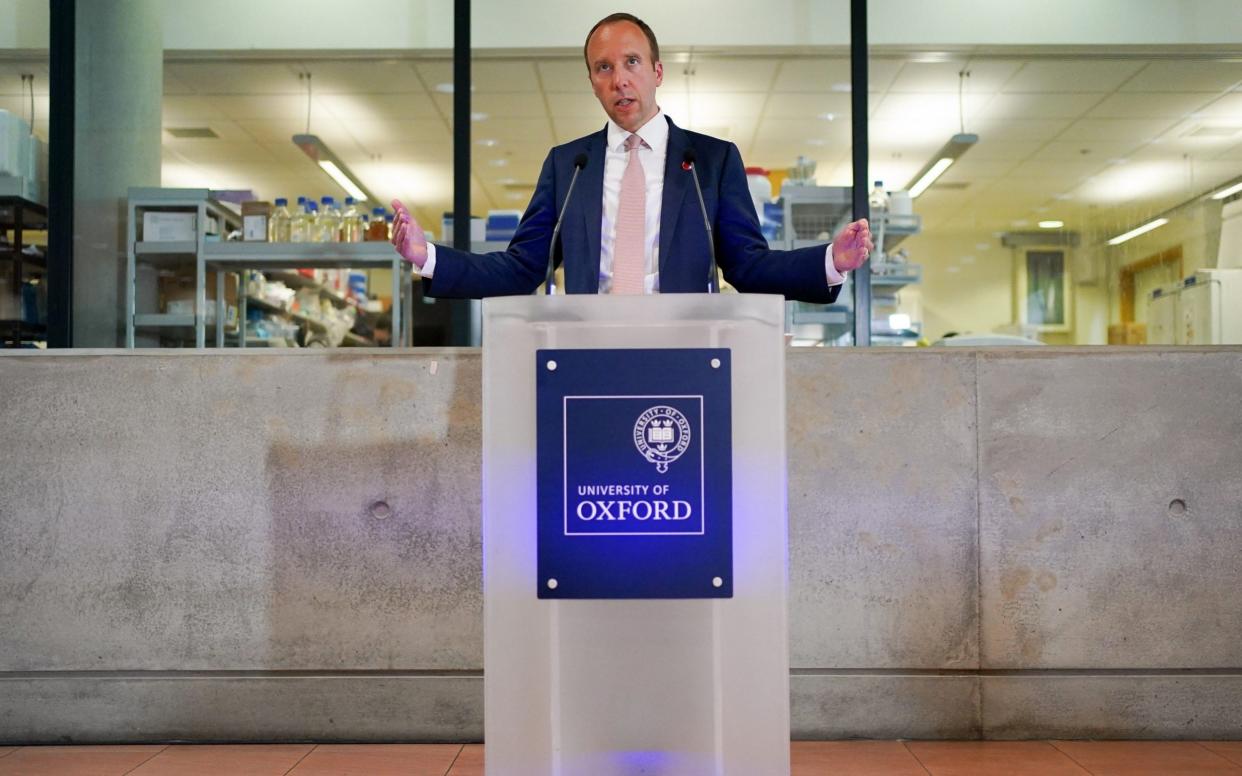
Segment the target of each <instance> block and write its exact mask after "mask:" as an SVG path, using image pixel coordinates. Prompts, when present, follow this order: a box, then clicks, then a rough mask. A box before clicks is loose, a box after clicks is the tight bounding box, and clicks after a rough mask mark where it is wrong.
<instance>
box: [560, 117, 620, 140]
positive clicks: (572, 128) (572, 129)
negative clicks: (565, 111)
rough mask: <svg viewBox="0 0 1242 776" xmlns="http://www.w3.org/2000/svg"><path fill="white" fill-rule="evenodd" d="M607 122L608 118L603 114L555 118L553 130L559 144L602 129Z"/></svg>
mask: <svg viewBox="0 0 1242 776" xmlns="http://www.w3.org/2000/svg"><path fill="white" fill-rule="evenodd" d="M607 122H608V119H607V118H605V117H603V116H599V117H597V118H554V119H552V131H553V134H554V135H555V138H556V142H557V143H558V144H559V143H568V142H569V141H570V140H576V139H577V138H580V137H583V136H585V135H589V134H592V133H594V132H598V131H600V130H601V129H603V128H604V125H605V124H607Z"/></svg>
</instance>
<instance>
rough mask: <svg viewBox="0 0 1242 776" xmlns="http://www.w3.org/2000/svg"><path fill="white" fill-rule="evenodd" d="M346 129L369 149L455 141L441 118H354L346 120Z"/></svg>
mask: <svg viewBox="0 0 1242 776" xmlns="http://www.w3.org/2000/svg"><path fill="white" fill-rule="evenodd" d="M345 129H346V130H347V131H348V132H349V134H350V135H352V136H353V138H354V139H355V140H357V141H358V143H359V144H360V145H361V146H363V147H364V148H368V149H370V148H371V147H373V146H391V145H400V144H402V143H408V144H410V145H427V144H429V143H434V144H438V145H451V144H452V142H453V138H452V135H450V134H449V131H448V127H446V126H445V125H444V122H443V121H441V120H440V119H404V120H382V121H374V120H371V121H362V120H354V121H348V122H346V123H345Z"/></svg>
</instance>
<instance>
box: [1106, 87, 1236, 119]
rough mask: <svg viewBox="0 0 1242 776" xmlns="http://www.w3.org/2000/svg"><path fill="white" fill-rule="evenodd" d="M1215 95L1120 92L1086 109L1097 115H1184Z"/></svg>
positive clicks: (1166, 116) (1198, 107) (1199, 107)
mask: <svg viewBox="0 0 1242 776" xmlns="http://www.w3.org/2000/svg"><path fill="white" fill-rule="evenodd" d="M1215 99H1216V95H1215V94H1205V93H1203V92H1118V93H1116V94H1111V95H1109V96H1108V97H1106V98H1105V99H1104V100H1103V101H1102V102H1100V104H1099V105H1097V106H1095V107H1094V108H1092V109H1091V111H1090V112H1089V113H1087V117H1088V118H1096V119H1150V118H1162V119H1163V118H1182V117H1184V116H1186V115H1187V114H1190V113H1194V112H1195V111H1198V110H1201V109H1202V108H1203V107H1205V106H1206V105H1208V104H1209V103H1211V102H1212V101H1214V100H1215Z"/></svg>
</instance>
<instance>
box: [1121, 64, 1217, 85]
mask: <svg viewBox="0 0 1242 776" xmlns="http://www.w3.org/2000/svg"><path fill="white" fill-rule="evenodd" d="M1239 85H1242V68H1240V67H1238V63H1237V62H1236V61H1234V62H1210V61H1188V62H1152V63H1150V64H1148V65H1147V66H1146V67H1144V68H1143V69H1142V70H1141V71H1139V73H1138V75H1136V76H1134V78H1132V79H1130V80H1129V81H1127V82H1126V84H1125V86H1123V87H1121V90H1122V91H1124V92H1130V91H1135V92H1192V91H1193V92H1221V91H1224V90H1226V89H1233V88H1237V87H1238V86H1239Z"/></svg>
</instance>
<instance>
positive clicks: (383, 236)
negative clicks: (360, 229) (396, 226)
mask: <svg viewBox="0 0 1242 776" xmlns="http://www.w3.org/2000/svg"><path fill="white" fill-rule="evenodd" d="M384 212H385V211H384V208H382V207H373V208H371V220H370V221H369V222H367V240H387V239H388V226H387V225H386V224H385V223H384Z"/></svg>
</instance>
